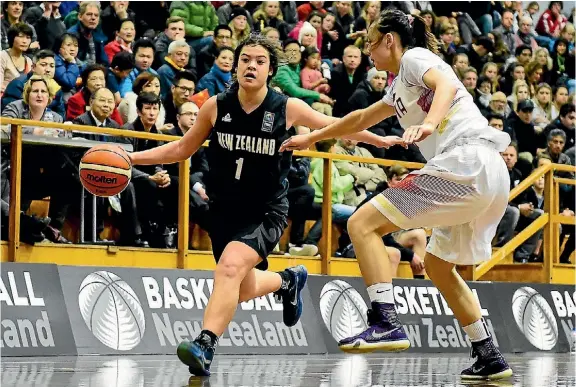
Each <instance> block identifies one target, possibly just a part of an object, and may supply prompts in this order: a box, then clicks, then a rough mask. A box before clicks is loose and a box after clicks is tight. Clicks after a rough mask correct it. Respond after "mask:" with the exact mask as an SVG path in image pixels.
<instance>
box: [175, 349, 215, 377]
mask: <svg viewBox="0 0 576 387" xmlns="http://www.w3.org/2000/svg"><path fill="white" fill-rule="evenodd" d="M189 348H190V343H180V345H178V348H177V349H176V354H177V355H178V359H180V361H181V362H182V363H184V364H186V365H187V366H188V370H189V371H190V373H191V374H192V375H195V376H210V371H206V369H204V366H203V365H202V362H201V361H200V359H198V358H197V357H196V356H194V354H193V353H192V352H191V351H190V349H189Z"/></svg>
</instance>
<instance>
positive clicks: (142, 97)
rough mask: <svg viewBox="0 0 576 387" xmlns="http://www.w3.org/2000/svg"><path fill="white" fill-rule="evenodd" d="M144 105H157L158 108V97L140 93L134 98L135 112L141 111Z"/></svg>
mask: <svg viewBox="0 0 576 387" xmlns="http://www.w3.org/2000/svg"><path fill="white" fill-rule="evenodd" d="M144 105H158V107H160V96H158V95H156V94H153V93H141V94H138V98H136V110H138V111H139V112H141V111H142V107H144Z"/></svg>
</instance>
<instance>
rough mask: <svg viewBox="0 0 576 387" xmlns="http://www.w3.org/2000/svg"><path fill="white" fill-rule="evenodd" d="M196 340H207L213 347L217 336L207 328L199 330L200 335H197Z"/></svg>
mask: <svg viewBox="0 0 576 387" xmlns="http://www.w3.org/2000/svg"><path fill="white" fill-rule="evenodd" d="M197 340H201V341H204V342H206V341H207V340H208V341H209V342H208V343H207V344H210V346H211V347H215V346H216V343H217V342H218V336H216V335H215V334H214V333H213V332H211V331H209V330H207V329H203V330H202V331H201V332H200V335H199V336H198V339H197Z"/></svg>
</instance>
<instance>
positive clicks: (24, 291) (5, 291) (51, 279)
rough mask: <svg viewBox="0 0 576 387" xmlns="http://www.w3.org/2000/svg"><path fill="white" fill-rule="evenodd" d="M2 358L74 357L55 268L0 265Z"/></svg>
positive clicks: (70, 332) (70, 334) (0, 336)
mask: <svg viewBox="0 0 576 387" xmlns="http://www.w3.org/2000/svg"><path fill="white" fill-rule="evenodd" d="M1 269H2V270H1V272H2V275H1V281H0V307H1V311H0V316H1V319H2V322H1V324H0V327H1V328H0V347H1V352H2V356H46V355H75V354H76V346H75V343H74V340H73V339H72V329H71V327H70V320H69V319H68V313H67V312H66V306H65V305H64V297H63V295H62V288H61V286H60V279H59V277H58V269H57V267H56V265H43V264H21V263H2V267H1Z"/></svg>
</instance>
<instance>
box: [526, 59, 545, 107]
mask: <svg viewBox="0 0 576 387" xmlns="http://www.w3.org/2000/svg"><path fill="white" fill-rule="evenodd" d="M524 72H525V74H526V75H525V77H524V79H525V80H526V83H527V84H528V91H529V92H530V98H532V97H534V96H535V95H536V85H538V84H539V83H540V82H541V81H542V74H543V73H544V67H542V65H541V64H540V63H538V62H536V61H534V62H530V63H528V64H527V65H526V66H524Z"/></svg>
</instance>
